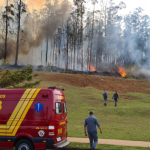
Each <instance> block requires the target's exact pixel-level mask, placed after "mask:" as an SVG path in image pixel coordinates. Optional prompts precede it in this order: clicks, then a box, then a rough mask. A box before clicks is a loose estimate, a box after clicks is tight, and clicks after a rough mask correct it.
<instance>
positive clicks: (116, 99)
mask: <svg viewBox="0 0 150 150" xmlns="http://www.w3.org/2000/svg"><path fill="white" fill-rule="evenodd" d="M112 99H114V100H115V107H116V106H117V101H118V99H119V95H118V93H117V91H116V92H115V93H114V95H113V97H112Z"/></svg>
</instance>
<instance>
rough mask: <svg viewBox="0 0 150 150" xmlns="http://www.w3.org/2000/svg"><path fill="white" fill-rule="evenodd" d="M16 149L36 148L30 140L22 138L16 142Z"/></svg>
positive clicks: (27, 149) (32, 149) (29, 149)
mask: <svg viewBox="0 0 150 150" xmlns="http://www.w3.org/2000/svg"><path fill="white" fill-rule="evenodd" d="M15 150H34V147H33V145H32V143H31V142H30V141H29V140H26V139H22V140H20V141H18V143H17V144H16V146H15Z"/></svg>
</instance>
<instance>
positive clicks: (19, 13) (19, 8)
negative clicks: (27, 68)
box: [15, 0, 21, 66]
mask: <svg viewBox="0 0 150 150" xmlns="http://www.w3.org/2000/svg"><path fill="white" fill-rule="evenodd" d="M18 11H19V12H18V29H17V45H16V58H15V66H17V65H18V51H19V38H20V37H19V36H20V15H21V0H20V3H19V4H18Z"/></svg>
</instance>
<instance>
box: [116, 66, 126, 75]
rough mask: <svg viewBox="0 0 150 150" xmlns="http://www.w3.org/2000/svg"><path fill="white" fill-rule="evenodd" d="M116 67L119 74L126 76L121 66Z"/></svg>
mask: <svg viewBox="0 0 150 150" xmlns="http://www.w3.org/2000/svg"><path fill="white" fill-rule="evenodd" d="M118 68H119V73H120V74H121V76H122V77H124V78H125V77H126V76H127V74H126V72H125V71H124V70H123V68H122V67H118Z"/></svg>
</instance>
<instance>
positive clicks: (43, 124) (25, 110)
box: [0, 87, 69, 150]
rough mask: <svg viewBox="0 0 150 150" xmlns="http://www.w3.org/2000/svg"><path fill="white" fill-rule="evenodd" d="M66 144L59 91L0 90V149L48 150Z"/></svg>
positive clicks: (65, 123) (61, 98)
mask: <svg viewBox="0 0 150 150" xmlns="http://www.w3.org/2000/svg"><path fill="white" fill-rule="evenodd" d="M68 144H69V142H67V109H66V101H65V96H64V93H63V90H62V89H57V87H49V88H48V89H1V90H0V148H7V149H13V148H14V147H15V150H33V149H52V148H61V147H65V146H67V145H68Z"/></svg>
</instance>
